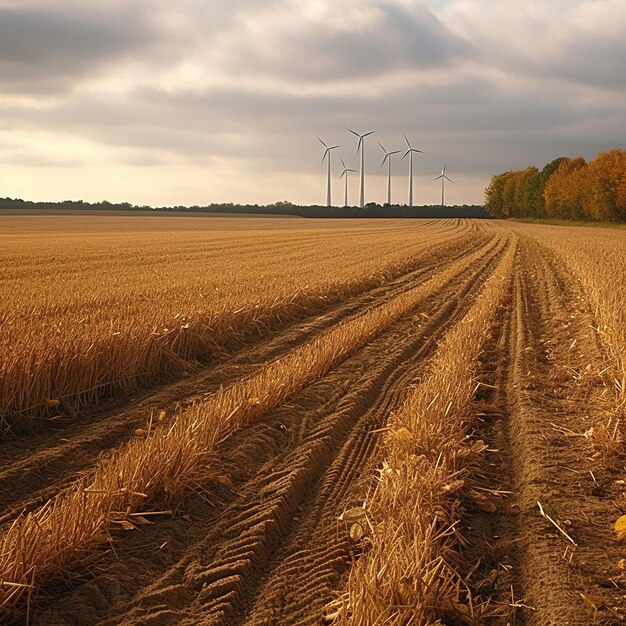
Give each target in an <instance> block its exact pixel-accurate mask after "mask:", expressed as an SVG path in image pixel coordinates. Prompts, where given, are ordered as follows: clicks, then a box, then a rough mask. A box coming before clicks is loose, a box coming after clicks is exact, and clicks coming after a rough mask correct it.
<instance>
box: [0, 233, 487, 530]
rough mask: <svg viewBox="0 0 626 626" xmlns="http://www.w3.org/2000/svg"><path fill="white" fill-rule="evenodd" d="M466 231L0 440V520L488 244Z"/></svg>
mask: <svg viewBox="0 0 626 626" xmlns="http://www.w3.org/2000/svg"><path fill="white" fill-rule="evenodd" d="M472 232H473V236H466V238H465V240H464V242H463V245H462V246H459V245H458V241H449V239H448V240H446V241H445V242H444V243H443V244H442V246H441V249H440V250H438V251H437V252H436V254H435V258H434V259H432V260H430V261H427V260H426V259H425V258H424V257H422V256H420V257H419V260H418V261H417V262H416V264H415V267H414V268H412V269H411V270H410V271H408V272H406V273H404V274H401V275H400V276H398V277H396V278H394V279H393V280H391V281H390V282H389V283H387V284H385V285H382V286H379V287H375V288H373V289H370V290H368V291H366V292H364V293H361V294H359V295H356V296H354V297H350V298H348V299H347V300H344V301H341V302H336V303H330V305H329V306H326V307H324V305H323V304H322V305H321V312H317V313H316V314H314V315H308V316H305V317H304V319H300V320H296V321H285V323H284V324H282V325H279V327H278V328H272V329H267V332H266V333H265V334H264V335H263V336H262V337H261V338H260V339H259V340H257V341H256V342H253V343H252V344H251V345H246V346H244V347H243V348H241V349H240V350H238V351H237V350H235V352H234V353H231V354H230V355H228V354H226V355H225V357H224V358H223V359H222V360H221V362H218V363H214V364H212V365H210V366H208V367H204V368H202V370H201V371H200V372H198V373H197V374H194V375H192V376H190V377H188V378H186V379H184V380H182V381H177V382H174V383H172V384H169V385H166V386H164V387H162V388H160V389H157V390H154V389H152V390H148V391H145V392H143V393H141V392H139V393H136V394H134V397H133V398H131V399H128V398H126V399H123V400H121V401H116V402H113V403H109V406H107V404H106V403H105V405H104V406H103V407H102V408H101V409H99V410H94V411H91V412H86V413H85V414H84V415H81V416H78V417H75V418H69V419H68V420H67V423H66V424H64V425H61V426H60V427H58V428H56V427H53V428H51V429H47V430H46V431H45V432H41V433H39V434H35V435H32V436H29V437H27V438H22V439H13V440H7V441H5V442H3V443H0V457H1V458H2V459H3V464H2V467H1V468H0V523H5V522H7V521H10V520H11V519H12V518H14V517H15V516H16V515H17V514H18V513H19V512H20V511H22V510H24V509H25V508H29V509H30V508H33V507H34V506H37V505H38V504H41V503H43V502H45V501H46V500H47V499H49V498H50V497H51V496H52V495H54V493H56V492H57V491H58V490H59V488H60V486H61V485H64V484H69V483H70V482H72V481H73V480H75V478H76V474H77V473H78V472H80V471H82V470H84V469H86V468H88V467H90V466H91V465H93V463H94V462H95V460H96V458H97V457H98V455H99V454H101V453H102V452H103V451H104V450H106V449H110V448H113V447H115V446H118V445H120V443H122V442H123V441H125V440H127V439H128V438H130V437H132V435H133V432H134V430H135V429H136V428H137V427H140V426H143V425H144V424H145V423H146V422H147V421H148V419H149V417H150V414H151V413H158V412H160V411H161V410H165V411H166V413H167V415H168V416H170V415H172V414H174V413H176V412H177V411H178V410H179V409H180V408H183V407H185V406H188V405H189V404H191V403H193V402H194V401H195V400H196V399H198V398H200V397H202V396H205V395H207V394H210V393H212V392H214V391H216V390H217V389H218V388H219V387H220V386H224V385H228V384H230V383H232V382H234V381H236V380H237V379H240V378H243V377H245V376H246V375H248V374H250V373H251V372H252V371H254V370H255V369H256V368H258V367H259V366H260V365H261V364H263V363H267V362H269V361H272V360H275V359H277V358H280V357H281V356H282V355H284V354H286V353H288V352H289V351H290V350H292V349H293V348H294V347H296V346H297V345H299V344H301V343H302V342H304V341H308V340H310V339H312V338H313V337H315V336H317V335H319V334H321V333H323V332H324V331H326V330H328V329H329V328H331V327H333V326H335V325H337V324H339V323H341V322H342V321H345V320H346V319H349V318H350V317H357V316H359V315H362V314H364V313H366V312H367V311H368V310H369V309H370V308H372V307H374V306H379V305H380V304H382V303H384V302H386V301H387V300H390V299H392V298H394V297H396V296H397V295H399V294H401V293H403V292H404V291H407V290H409V289H411V288H412V287H413V286H414V285H415V283H416V282H418V281H425V280H427V279H428V278H430V277H431V276H433V275H434V274H435V273H437V272H438V271H439V270H440V269H441V267H442V266H445V265H446V264H449V263H454V262H455V261H457V260H459V259H461V258H463V257H464V256H466V255H467V254H471V253H472V252H475V251H476V250H478V249H479V248H480V247H481V246H483V245H486V244H487V243H488V242H489V241H490V239H491V238H490V237H489V236H487V235H485V234H484V233H480V232H476V229H472ZM446 237H448V238H449V235H446ZM324 308H325V310H324ZM111 404H112V406H110V405H111Z"/></svg>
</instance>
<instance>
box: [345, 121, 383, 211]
mask: <svg viewBox="0 0 626 626" xmlns="http://www.w3.org/2000/svg"><path fill="white" fill-rule="evenodd" d="M346 130H347V131H349V132H351V133H352V134H353V135H356V136H357V137H358V138H359V143H358V144H357V148H356V151H357V152H359V150H360V151H361V197H360V199H359V205H360V207H361V208H364V207H365V142H364V141H363V140H364V139H365V137H367V136H368V135H372V134H374V133H375V132H376V131H375V130H370V131H369V132H368V133H363V134H362V135H359V133H357V132H356V131H354V130H350V129H349V128H346Z"/></svg>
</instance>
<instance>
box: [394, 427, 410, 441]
mask: <svg viewBox="0 0 626 626" xmlns="http://www.w3.org/2000/svg"><path fill="white" fill-rule="evenodd" d="M393 436H394V437H395V438H396V439H397V440H398V441H400V442H401V443H409V441H411V440H412V439H413V435H412V434H411V431H410V430H409V429H408V428H406V427H404V426H401V427H400V428H398V430H394V431H393Z"/></svg>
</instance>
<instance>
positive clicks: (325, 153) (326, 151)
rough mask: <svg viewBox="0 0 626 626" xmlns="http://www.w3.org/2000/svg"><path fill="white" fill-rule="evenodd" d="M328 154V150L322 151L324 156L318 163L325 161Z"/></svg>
mask: <svg viewBox="0 0 626 626" xmlns="http://www.w3.org/2000/svg"><path fill="white" fill-rule="evenodd" d="M329 152H330V148H326V150H324V156H323V157H322V160H321V161H320V163H323V162H324V161H325V160H326V155H327V154H328V153H329Z"/></svg>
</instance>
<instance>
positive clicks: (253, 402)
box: [248, 398, 261, 406]
mask: <svg viewBox="0 0 626 626" xmlns="http://www.w3.org/2000/svg"><path fill="white" fill-rule="evenodd" d="M259 404H261V400H259V398H248V406H258V405H259Z"/></svg>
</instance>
